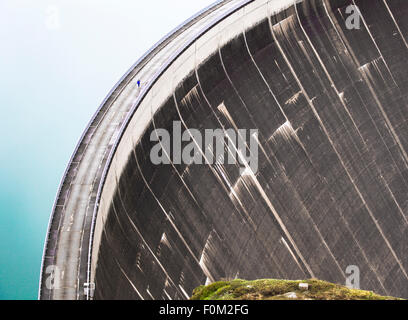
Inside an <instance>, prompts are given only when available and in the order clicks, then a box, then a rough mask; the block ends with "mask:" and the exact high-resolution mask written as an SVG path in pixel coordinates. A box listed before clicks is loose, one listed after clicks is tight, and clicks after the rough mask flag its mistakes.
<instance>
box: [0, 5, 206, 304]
mask: <svg viewBox="0 0 408 320" xmlns="http://www.w3.org/2000/svg"><path fill="white" fill-rule="evenodd" d="M212 2H213V1H208V0H200V1H197V0H196V1H187V0H179V1H177V2H176V3H173V2H170V1H168V0H160V1H155V2H150V3H143V4H140V3H139V1H132V0H122V1H120V2H118V1H113V0H59V1H48V0H37V1H31V0H2V1H1V2H0V49H1V50H0V114H1V115H2V117H1V125H0V164H1V165H0V299H36V298H37V291H38V281H39V272H40V266H41V257H42V250H43V244H44V239H45V234H46V230H47V225H48V220H49V215H50V213H51V209H52V205H53V201H54V198H55V194H56V191H57V188H58V185H59V180H60V179H61V177H62V175H63V172H64V170H65V166H66V164H67V163H68V160H69V158H70V156H71V153H72V151H73V150H74V147H75V145H76V143H77V140H78V138H79V137H80V135H81V133H82V131H83V129H84V128H85V126H86V124H87V122H88V120H89V119H90V117H91V116H92V114H93V113H94V111H95V110H96V109H97V107H98V105H99V103H100V102H101V101H102V100H103V98H104V96H105V95H106V94H107V93H108V92H109V90H110V89H111V87H112V86H113V85H114V84H115V82H116V81H117V80H118V79H119V78H120V77H121V76H122V74H123V73H124V72H125V71H126V70H127V69H128V68H129V67H130V66H131V65H132V64H133V63H134V62H135V61H136V60H137V58H138V57H140V56H141V55H142V54H143V53H144V52H145V51H146V50H147V49H148V48H150V47H151V46H152V45H153V44H154V43H155V42H156V41H157V40H159V39H160V38H161V37H162V36H163V35H164V34H166V33H167V32H168V31H170V30H171V29H173V28H174V27H175V26H177V25H178V24H179V23H181V22H182V21H183V20H185V19H187V18H188V17H190V16H191V15H193V14H194V13H196V12H197V11H199V10H200V9H201V8H203V7H205V6H207V5H209V4H211V3H212ZM118 3H120V6H119V7H118V6H117V4H118ZM115 4H116V6H115ZM141 5H143V7H141ZM159 5H161V6H162V7H163V8H162V10H160V12H155V9H156V8H157V7H158V6H159ZM169 12H171V13H172V14H168V13H169ZM155 17H158V18H157V19H155ZM153 21H157V23H156V24H155V25H153V24H152V22H153ZM116 46H120V47H121V50H119V51H117V50H115V47H116Z"/></svg>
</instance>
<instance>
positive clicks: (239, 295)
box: [191, 279, 396, 300]
mask: <svg viewBox="0 0 408 320" xmlns="http://www.w3.org/2000/svg"><path fill="white" fill-rule="evenodd" d="M300 283H308V284H309V288H308V290H301V289H300V288H299V284H300ZM290 292H293V293H295V294H296V300H396V298H392V297H383V296H380V295H377V294H375V293H373V292H371V291H364V290H355V289H348V288H347V287H344V286H341V285H337V284H333V283H329V282H326V281H321V280H316V279H309V280H296V281H290V280H276V279H261V280H254V281H246V280H241V279H236V280H232V281H219V282H215V283H212V284H210V285H208V286H200V287H198V288H196V289H195V290H194V292H193V296H192V297H191V299H192V300H291V298H288V297H287V294H288V293H290Z"/></svg>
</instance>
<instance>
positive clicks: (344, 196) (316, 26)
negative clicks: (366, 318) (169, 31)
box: [40, 0, 408, 299]
mask: <svg viewBox="0 0 408 320" xmlns="http://www.w3.org/2000/svg"><path fill="white" fill-rule="evenodd" d="M349 5H356V6H358V8H359V10H360V12H361V15H362V16H361V27H360V29H353V30H349V29H347V27H346V19H347V18H348V15H347V13H346V12H345V11H346V8H347V6H349ZM407 14H408V2H407V1H405V0H355V1H353V0H304V1H296V4H295V1H292V0H288V1H286V0H283V1H275V0H271V1H266V0H256V1H228V2H223V3H221V4H219V5H216V6H215V7H212V8H210V9H209V10H208V11H205V13H203V14H201V15H199V16H198V17H195V18H194V19H192V20H191V21H190V22H189V23H188V25H186V26H184V27H181V28H180V29H179V31H178V32H176V33H175V34H173V35H171V36H169V37H168V38H167V39H168V40H167V41H165V42H164V43H162V44H161V45H159V46H158V47H157V49H156V50H153V51H152V52H150V53H149V54H148V55H147V56H146V57H147V61H143V59H142V61H141V62H140V63H138V64H136V65H135V67H134V68H133V69H132V70H131V71H130V73H129V74H127V75H126V76H125V77H124V80H123V81H122V82H121V83H120V84H119V85H118V86H117V87H116V89H114V90H113V91H112V92H111V94H110V95H109V97H108V99H107V100H106V102H105V103H104V104H103V105H102V108H101V109H100V111H99V113H97V115H96V117H95V118H94V119H93V121H92V122H91V124H90V126H89V127H88V128H87V131H86V132H85V134H84V137H83V139H82V140H81V143H80V144H79V147H78V148H77V150H76V151H75V153H74V156H73V159H72V161H71V163H70V165H69V167H68V170H67V174H66V175H65V177H64V179H63V183H62V185H61V190H60V192H59V194H58V197H57V201H56V206H55V209H54V212H53V216H52V219H51V223H50V229H49V234H48V241H47V245H46V250H45V254H44V263H43V275H42V281H41V290H40V298H41V299H84V298H89V296H88V297H86V296H85V295H84V292H83V288H84V283H86V282H91V283H94V284H95V288H96V289H95V299H185V298H187V297H188V296H189V295H190V294H191V292H192V290H193V289H194V288H195V287H196V286H198V285H200V284H204V283H206V282H207V283H208V282H211V281H214V280H220V279H221V278H235V277H240V278H246V279H257V278H283V279H304V278H308V277H315V278H319V279H322V280H327V281H330V282H336V283H342V284H345V283H346V277H347V276H348V274H347V267H348V266H351V265H354V266H357V267H358V268H359V270H360V276H361V279H360V284H361V288H363V289H366V290H374V291H376V292H377V293H379V294H382V295H391V296H398V297H405V298H408V218H407V214H408V196H407V194H408V192H407V191H408V170H407V169H408V155H407V152H408V127H407V125H408V124H407V118H408V103H407V102H408V100H407V99H408V97H407V89H408V74H407V64H408V46H407V32H408V21H407V20H406V18H405V17H406V16H407ZM146 57H145V58H146ZM145 60H146V59H145ZM138 79H141V80H142V81H143V82H145V83H146V85H145V86H144V87H142V89H141V90H139V89H137V88H136V87H137V83H136V82H137V80H138ZM173 121H181V122H182V124H183V126H184V129H186V128H197V129H200V130H202V131H203V130H204V129H216V128H224V129H228V128H242V129H259V136H258V140H259V171H258V172H257V173H256V174H253V175H241V174H240V171H239V169H240V168H239V166H237V165H218V164H215V165H213V164H204V165H179V164H174V163H171V164H170V165H159V166H156V165H153V164H152V162H151V161H150V150H151V148H152V147H153V145H154V144H155V142H151V141H150V134H151V132H152V130H154V129H155V128H166V129H168V130H169V132H172V124H173ZM53 265H55V266H57V267H58V268H59V270H62V272H61V286H60V288H59V289H57V288H47V285H46V284H47V276H48V275H47V274H46V273H45V272H44V271H45V270H46V269H47V267H49V266H53Z"/></svg>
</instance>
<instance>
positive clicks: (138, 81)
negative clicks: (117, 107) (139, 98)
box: [137, 80, 141, 88]
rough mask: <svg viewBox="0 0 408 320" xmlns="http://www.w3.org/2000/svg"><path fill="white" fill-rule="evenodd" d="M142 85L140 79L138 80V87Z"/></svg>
mask: <svg viewBox="0 0 408 320" xmlns="http://www.w3.org/2000/svg"><path fill="white" fill-rule="evenodd" d="M140 85H141V83H140V80H137V87H138V88H140Z"/></svg>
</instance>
